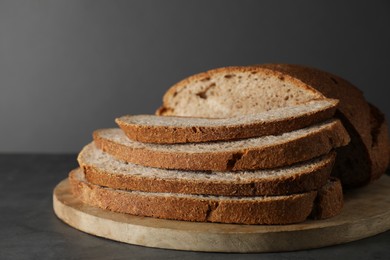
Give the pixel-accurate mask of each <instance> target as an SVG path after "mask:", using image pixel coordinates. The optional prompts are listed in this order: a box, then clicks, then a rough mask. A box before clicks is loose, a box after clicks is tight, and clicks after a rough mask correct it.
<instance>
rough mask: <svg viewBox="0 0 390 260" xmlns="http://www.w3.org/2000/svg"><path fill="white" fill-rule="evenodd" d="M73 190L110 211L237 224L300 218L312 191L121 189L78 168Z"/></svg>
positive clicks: (309, 203)
mask: <svg viewBox="0 0 390 260" xmlns="http://www.w3.org/2000/svg"><path fill="white" fill-rule="evenodd" d="M69 181H70V185H71V188H72V191H73V193H74V194H75V195H76V196H77V197H78V198H79V199H80V200H81V201H82V202H84V203H86V204H88V205H92V206H97V207H100V208H103V209H107V210H111V211H114V212H120V213H127V214H132V215H137V216H146V217H155V218H163V219H174V220H185V221H199V222H219V223H238V224H292V223H298V222H303V221H304V220H305V219H306V218H307V217H308V216H309V215H310V213H311V211H312V209H313V202H314V200H315V198H316V194H317V192H316V191H311V192H307V193H300V194H294V195H288V196H264V197H263V196H255V197H223V196H218V197H217V196H202V195H187V194H174V193H148V192H141V191H123V190H114V189H111V188H105V187H101V186H98V185H95V184H91V183H88V182H87V181H86V180H85V177H84V173H83V171H82V170H81V169H77V170H74V171H72V172H71V173H70V175H69Z"/></svg>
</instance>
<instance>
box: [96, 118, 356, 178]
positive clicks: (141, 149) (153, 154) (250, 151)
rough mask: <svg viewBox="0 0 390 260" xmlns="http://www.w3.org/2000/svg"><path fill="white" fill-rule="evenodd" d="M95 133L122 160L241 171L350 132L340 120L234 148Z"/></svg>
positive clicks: (321, 149)
mask: <svg viewBox="0 0 390 260" xmlns="http://www.w3.org/2000/svg"><path fill="white" fill-rule="evenodd" d="M102 131H105V130H97V131H95V132H94V133H93V138H94V141H95V144H96V146H97V147H98V148H99V149H101V150H103V151H104V152H107V153H108V154H110V155H112V156H114V157H116V158H117V159H119V160H123V161H127V162H131V163H135V164H141V165H144V166H149V167H156V168H164V169H181V170H197V171H202V170H203V171H238V170H256V169H267V168H276V167H282V166H287V165H292V164H294V163H298V162H302V161H307V160H310V159H313V158H315V157H319V156H321V155H324V154H327V153H329V152H330V151H331V150H332V149H334V148H336V147H339V146H343V145H346V144H348V142H349V140H350V139H349V135H348V133H347V132H346V130H345V129H344V127H343V126H342V124H341V122H340V121H338V120H333V121H331V123H329V124H328V125H327V126H325V127H323V128H321V130H317V131H313V132H311V133H308V134H306V135H305V136H303V137H300V138H296V139H293V140H289V141H286V142H281V143H279V144H273V145H269V146H264V147H250V148H247V149H242V150H235V151H224V150H219V151H201V152H196V153H195V152H194V153H189V152H185V151H174V152H173V151H169V150H155V149H150V148H148V146H146V145H143V146H138V147H136V146H134V147H131V146H126V145H124V144H121V143H118V142H115V141H113V140H111V139H107V138H104V137H102V135H101V132H102Z"/></svg>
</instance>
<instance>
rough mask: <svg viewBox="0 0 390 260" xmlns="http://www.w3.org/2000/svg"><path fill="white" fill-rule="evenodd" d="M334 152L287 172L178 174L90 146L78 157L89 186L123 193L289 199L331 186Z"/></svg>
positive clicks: (201, 172)
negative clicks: (116, 157)
mask: <svg viewBox="0 0 390 260" xmlns="http://www.w3.org/2000/svg"><path fill="white" fill-rule="evenodd" d="M335 155H336V154H335V152H331V153H329V154H326V155H324V156H321V157H319V158H315V159H313V160H310V161H307V162H303V163H299V164H295V165H292V166H289V167H285V168H277V169H269V170H257V171H240V172H203V171H177V170H165V169H158V168H151V167H145V166H141V165H137V164H132V163H125V162H123V161H120V160H117V159H115V158H114V157H113V156H111V155H109V154H107V153H104V152H103V151H101V150H99V149H97V148H96V146H95V144H94V143H90V144H88V145H87V146H85V147H84V148H83V150H82V151H81V152H80V154H79V156H78V162H79V164H80V167H81V168H82V169H83V170H84V173H85V178H86V179H87V181H88V182H90V183H92V184H96V185H100V186H105V187H109V188H113V189H121V190H137V191H145V192H161V193H164V192H165V193H167V192H168V193H184V194H196V195H223V196H259V195H288V194H293V193H301V192H306V191H311V190H317V189H319V188H321V187H322V186H323V185H325V184H326V183H327V180H328V178H329V176H330V173H331V170H332V166H333V163H334V160H335Z"/></svg>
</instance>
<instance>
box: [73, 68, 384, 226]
mask: <svg viewBox="0 0 390 260" xmlns="http://www.w3.org/2000/svg"><path fill="white" fill-rule="evenodd" d="M278 66H279V65H263V66H251V67H229V68H222V69H216V70H212V71H208V72H206V73H201V74H198V75H195V76H192V77H189V78H187V79H185V80H183V81H181V82H179V83H178V84H176V85H175V86H173V87H172V88H171V89H170V90H169V91H168V92H167V93H166V95H165V96H164V103H163V106H162V107H161V108H160V109H159V110H158V111H157V113H156V114H157V115H128V116H123V117H120V118H117V119H116V122H117V124H118V125H119V127H120V128H115V129H102V130H97V131H95V132H94V134H93V139H94V140H93V142H92V143H90V144H88V145H87V146H85V147H84V148H83V150H82V151H81V152H80V154H79V156H78V161H79V164H80V168H79V169H76V170H74V171H72V172H71V173H70V175H69V180H70V183H71V187H72V190H73V193H74V194H75V196H78V197H79V198H80V199H81V200H82V201H83V202H84V203H86V204H89V205H93V206H97V207H100V208H103V209H107V210H111V211H115V212H120V213H127V214H132V215H138V216H148V217H156V218H163V219H174V220H183V221H200V222H219V223H238V224H291V223H298V222H302V221H305V220H306V219H307V218H314V219H323V218H329V217H332V216H335V215H337V214H339V213H340V212H341V210H342V206H343V193H342V185H341V182H340V180H339V179H337V178H335V177H332V176H336V177H339V178H341V180H342V182H343V184H344V186H346V187H351V186H359V185H363V184H365V183H368V182H369V180H373V179H376V178H378V177H379V176H380V175H381V174H383V172H384V171H385V169H386V168H387V164H388V158H389V151H388V147H389V145H388V138H387V125H386V122H385V121H384V117H383V115H382V114H381V113H380V112H379V110H377V109H376V108H374V107H373V106H371V108H370V106H369V105H368V103H366V101H365V100H364V98H363V97H362V96H361V97H360V96H359V95H361V93H360V92H359V91H358V90H357V89H356V88H354V87H351V88H350V89H348V91H347V90H344V88H345V87H340V89H339V90H338V91H340V92H343V91H344V92H345V93H347V94H348V95H347V96H346V97H340V96H338V94H337V95H335V96H332V95H328V93H326V91H321V90H318V89H321V87H322V88H323V89H327V88H328V87H326V85H327V84H328V83H329V81H331V82H333V83H334V84H347V85H348V84H349V83H345V81H343V80H341V79H340V78H338V77H335V76H333V75H332V76H327V77H328V78H327V79H328V81H326V80H325V78H326V77H325V76H324V78H321V76H318V75H317V74H318V73H319V74H321V73H324V72H318V71H316V70H313V71H312V72H311V73H308V72H307V71H306V69H307V68H302V69H304V70H305V71H306V72H305V73H307V75H310V76H309V79H312V78H313V82H315V81H316V80H318V81H319V82H321V83H319V86H321V87H318V86H316V84H313V82H311V81H309V82H305V80H302V79H300V78H299V77H298V76H296V75H292V73H288V71H284V70H283V69H284V67H283V66H290V65H283V66H282V65H280V66H281V67H280V68H279V67H278ZM292 67H293V68H297V69H298V68H301V67H297V66H292ZM308 70H310V69H308ZM314 72H315V73H314ZM316 73H317V74H316ZM326 75H330V74H326ZM310 77H312V78H310ZM335 82H337V83H335ZM338 82H342V83H338ZM348 86H349V85H348ZM332 91H333V90H329V92H330V93H332ZM344 92H343V95H344V94H345V93H344ZM340 95H341V94H340ZM359 98H363V99H362V100H363V101H361V103H353V102H357V100H359ZM345 100H347V101H345ZM348 100H353V102H352V103H348V104H346V102H348ZM363 102H364V104H365V105H366V106H367V111H364V113H363V112H362V111H360V112H361V113H360V114H361V115H359V116H358V117H362V120H368V121H367V122H364V121H362V122H361V121H359V120H355V121H354V120H353V118H354V115H353V114H351V113H350V112H348V111H349V110H351V111H359V110H361V109H364V108H361V107H359V106H360V105H361V104H363ZM345 111H347V112H345ZM366 112H367V118H366V117H365V116H366V114H365V113H366ZM366 123H367V125H365V124H366ZM359 127H361V129H360V128H359ZM363 128H364V129H363ZM366 128H369V131H368V134H371V135H372V134H374V135H375V138H372V140H374V139H375V142H374V141H372V140H371V142H368V141H369V137H368V136H365V134H367V131H366ZM373 128H374V129H375V131H373V130H372V129H373ZM364 131H366V132H364ZM378 150H380V151H378ZM350 153H353V154H350ZM336 157H337V159H336ZM359 160H360V161H359ZM361 160H364V161H361ZM355 161H357V163H358V164H359V165H365V168H363V169H359V171H358V172H356V173H354V172H351V171H350V170H355V168H353V167H355V166H350V165H349V164H348V163H350V164H354V163H355ZM334 166H335V167H334ZM348 167H351V169H348ZM345 171H348V172H345ZM355 175H356V176H355ZM367 176H368V177H367Z"/></svg>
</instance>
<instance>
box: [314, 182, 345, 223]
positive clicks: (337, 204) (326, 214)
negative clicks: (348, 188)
mask: <svg viewBox="0 0 390 260" xmlns="http://www.w3.org/2000/svg"><path fill="white" fill-rule="evenodd" d="M343 206H344V197H343V188H342V186H341V182H340V180H339V179H336V178H331V179H330V180H329V182H328V184H326V185H325V186H324V187H322V188H321V189H319V190H318V193H317V197H316V200H315V203H314V207H313V212H312V213H311V217H312V218H314V219H326V218H331V217H334V216H337V215H339V214H340V213H341V210H342V209H343Z"/></svg>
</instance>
